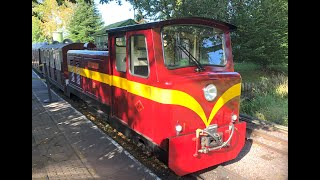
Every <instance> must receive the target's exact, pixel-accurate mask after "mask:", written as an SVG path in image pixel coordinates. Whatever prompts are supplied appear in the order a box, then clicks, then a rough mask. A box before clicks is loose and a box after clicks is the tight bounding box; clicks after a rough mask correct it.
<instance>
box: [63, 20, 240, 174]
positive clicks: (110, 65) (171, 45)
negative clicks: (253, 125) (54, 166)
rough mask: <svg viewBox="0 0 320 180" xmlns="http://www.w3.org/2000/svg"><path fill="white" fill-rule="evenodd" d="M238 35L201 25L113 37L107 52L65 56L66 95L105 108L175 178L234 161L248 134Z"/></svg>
mask: <svg viewBox="0 0 320 180" xmlns="http://www.w3.org/2000/svg"><path fill="white" fill-rule="evenodd" d="M234 29H236V27H235V26H233V25H231V24H228V23H225V22H221V21H217V20H213V19H207V18H196V17H191V18H181V19H172V20H166V21H159V22H152V23H146V24H139V25H132V26H127V27H120V28H116V29H110V30H108V31H107V33H108V48H109V49H108V51H93V50H69V51H68V54H67V57H68V58H67V60H68V65H67V66H68V70H67V71H68V73H69V75H68V76H65V78H67V77H69V79H68V81H67V82H68V83H67V84H68V85H67V94H68V95H69V96H70V95H71V94H74V95H77V96H79V97H81V98H83V99H85V100H87V101H90V102H91V103H93V102H94V103H96V104H98V107H103V108H102V109H103V110H104V111H105V112H106V113H107V114H108V115H109V118H108V121H109V123H111V124H112V125H113V126H114V127H116V128H117V129H119V130H120V131H121V132H123V133H124V134H125V135H127V136H129V137H134V138H133V139H138V141H139V142H142V143H144V144H145V145H146V146H147V147H149V148H150V149H151V150H152V151H153V152H154V153H155V154H156V155H157V156H158V157H159V158H160V159H161V160H163V161H164V162H166V163H167V164H168V167H169V168H170V169H172V170H173V171H174V172H175V173H176V174H177V175H180V176H182V175H185V174H188V173H192V172H195V171H198V170H201V169H204V168H207V167H210V166H214V165H217V164H220V163H223V162H226V161H229V160H232V159H234V158H236V157H237V155H238V154H239V152H240V151H241V149H242V148H243V146H244V143H245V134H246V123H245V122H241V121H239V118H238V117H239V101H240V91H241V76H240V74H239V73H237V72H234V68H233V57H232V49H231V40H230V32H231V31H232V30H234ZM79 49H80V48H79Z"/></svg>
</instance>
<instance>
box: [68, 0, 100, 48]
mask: <svg viewBox="0 0 320 180" xmlns="http://www.w3.org/2000/svg"><path fill="white" fill-rule="evenodd" d="M102 26H103V21H102V18H101V14H99V12H98V10H97V8H96V6H95V4H94V3H86V2H84V1H83V0H79V1H78V3H77V5H76V8H75V11H74V13H73V15H72V17H71V20H70V23H69V25H68V27H67V30H68V32H69V35H68V38H70V39H71V40H73V41H80V42H93V41H94V37H93V33H95V32H96V31H98V30H99V29H101V28H102Z"/></svg>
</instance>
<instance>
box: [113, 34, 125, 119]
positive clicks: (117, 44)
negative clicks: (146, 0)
mask: <svg viewBox="0 0 320 180" xmlns="http://www.w3.org/2000/svg"><path fill="white" fill-rule="evenodd" d="M109 38H110V39H109V42H110V43H109V44H111V45H110V47H109V52H111V53H110V61H111V62H112V97H113V101H112V115H113V116H114V117H116V118H118V119H120V120H122V121H123V122H124V123H126V124H127V123H128V103H127V87H126V85H127V71H128V69H127V45H126V35H125V33H122V34H113V35H111V36H109Z"/></svg>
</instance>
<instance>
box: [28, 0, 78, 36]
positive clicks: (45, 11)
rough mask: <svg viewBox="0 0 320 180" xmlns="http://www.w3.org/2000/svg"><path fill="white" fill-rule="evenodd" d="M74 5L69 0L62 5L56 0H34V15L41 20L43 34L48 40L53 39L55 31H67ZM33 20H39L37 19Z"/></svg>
mask: <svg viewBox="0 0 320 180" xmlns="http://www.w3.org/2000/svg"><path fill="white" fill-rule="evenodd" d="M73 6H74V4H72V3H71V2H69V1H64V2H63V3H62V5H60V6H59V5H58V3H57V1H56V0H44V1H43V3H39V2H35V1H32V15H33V17H35V18H38V20H39V21H40V22H41V23H40V29H41V34H42V35H43V36H45V38H46V39H47V41H51V40H52V33H53V32H55V31H62V32H63V31H65V28H66V25H67V24H68V21H69V17H70V14H72V12H73ZM33 21H34V22H37V21H36V20H35V19H33Z"/></svg>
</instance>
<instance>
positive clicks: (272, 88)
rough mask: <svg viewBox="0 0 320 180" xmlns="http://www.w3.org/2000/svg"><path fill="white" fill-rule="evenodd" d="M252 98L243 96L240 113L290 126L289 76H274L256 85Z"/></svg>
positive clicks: (262, 78)
mask: <svg viewBox="0 0 320 180" xmlns="http://www.w3.org/2000/svg"><path fill="white" fill-rule="evenodd" d="M251 93H252V97H253V98H249V99H245V98H244V96H242V102H241V106H240V108H241V109H240V111H241V112H242V113H244V114H248V115H251V116H254V117H257V118H259V119H263V120H268V121H272V122H275V123H278V124H281V125H288V76H286V75H281V74H278V75H272V76H270V75H269V76H264V77H261V78H260V81H259V82H256V83H255V84H254V87H253V89H252V92H251Z"/></svg>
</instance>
